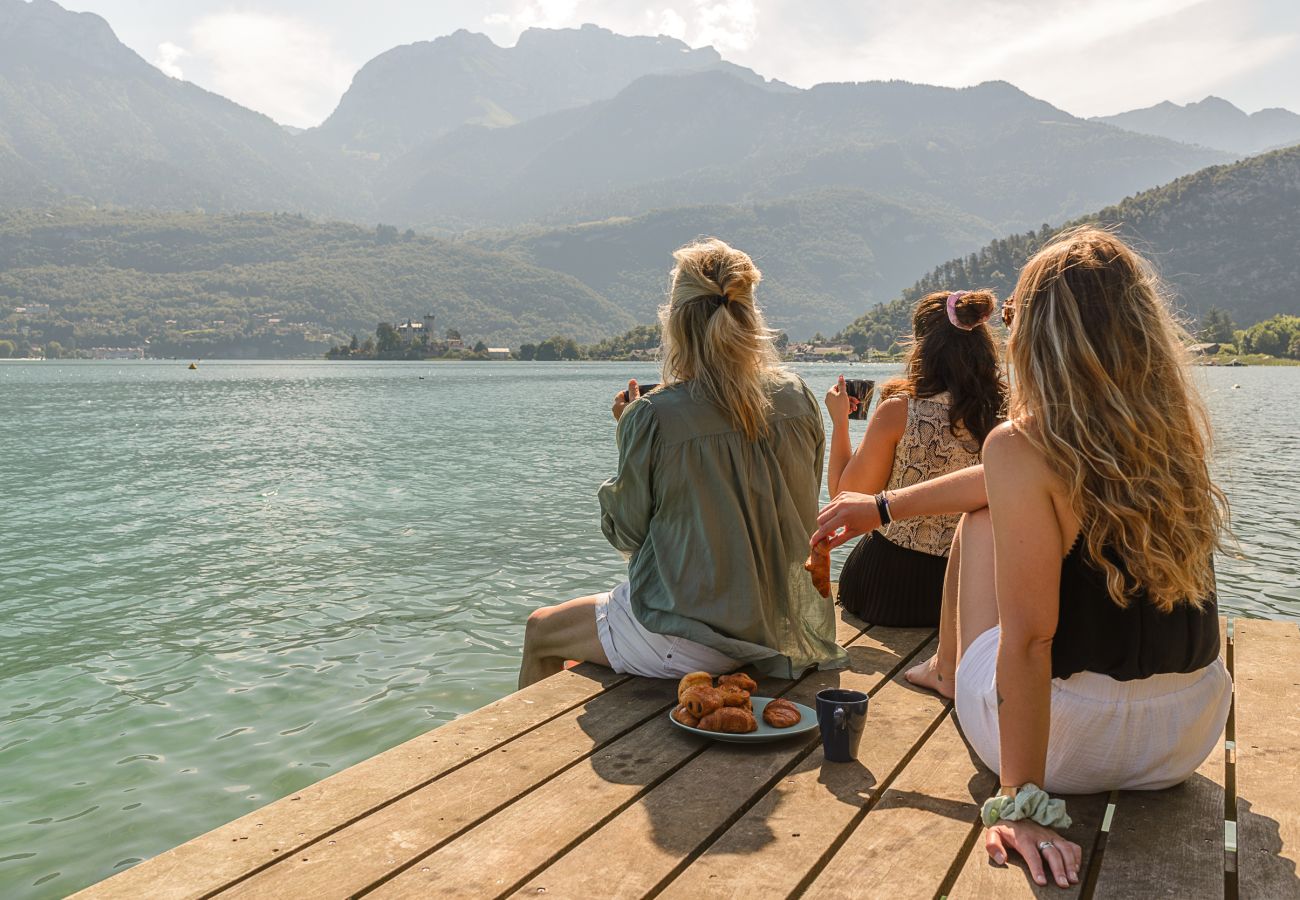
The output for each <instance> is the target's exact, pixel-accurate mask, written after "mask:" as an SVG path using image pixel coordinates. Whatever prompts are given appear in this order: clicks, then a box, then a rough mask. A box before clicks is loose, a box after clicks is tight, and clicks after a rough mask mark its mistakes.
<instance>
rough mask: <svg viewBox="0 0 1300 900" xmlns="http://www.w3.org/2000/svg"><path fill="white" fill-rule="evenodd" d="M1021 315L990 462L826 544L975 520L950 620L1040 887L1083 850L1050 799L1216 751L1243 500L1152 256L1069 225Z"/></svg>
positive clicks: (855, 519) (946, 674)
mask: <svg viewBox="0 0 1300 900" xmlns="http://www.w3.org/2000/svg"><path fill="white" fill-rule="evenodd" d="M1003 317H1004V319H1005V320H1006V321H1007V323H1008V325H1009V326H1010V328H1011V337H1010V341H1009V343H1008V353H1009V356H1010V364H1011V371H1012V388H1011V400H1010V410H1009V412H1010V415H1009V420H1008V421H1007V422H1006V423H1005V424H1003V425H1000V426H998V428H996V429H994V431H993V432H992V434H990V436H989V438H988V440H987V441H986V442H985V445H984V463H983V471H982V473H981V472H980V470H979V469H971V470H967V471H965V472H959V473H956V474H955V475H950V476H947V477H945V478H944V479H936V480H935V481H930V482H926V483H924V484H921V485H917V486H915V487H911V488H907V489H904V490H902V491H899V492H896V493H892V494H891V493H889V492H885V493H884V494H883V495H881V496H879V497H878V498H873V497H867V496H862V495H841V497H840V498H838V499H837V500H836V501H835V502H832V503H831V504H830V505H829V506H828V507H827V508H826V509H825V510H823V511H822V514H821V516H820V520H821V528H820V529H819V531H818V533H817V534H816V535H814V540H818V539H820V538H822V537H824V536H826V535H828V534H836V533H839V532H841V529H843V533H839V536H838V537H836V538H835V539H834V540H833V541H832V543H837V542H842V541H843V540H844V539H845V535H847V534H852V533H856V532H859V531H861V530H864V529H866V528H870V527H874V524H875V523H876V522H877V521H878V520H879V517H880V515H879V514H880V512H881V511H884V512H885V514H886V516H887V517H891V518H895V519H897V518H907V517H910V516H913V515H917V514H922V513H934V512H958V511H964V512H966V513H967V514H966V515H965V516H964V517H963V519H962V522H961V525H960V526H959V528H958V531H957V536H956V539H955V543H954V547H953V554H952V555H953V557H955V563H956V565H955V570H956V574H957V579H958V580H957V590H956V595H957V597H956V609H955V610H953V611H951V612H950V611H949V610H947V609H945V610H944V613H943V624H942V625H941V629H945V630H947V631H948V632H949V636H950V638H955V639H956V640H957V650H958V653H957V668H956V672H955V675H956V710H957V716H958V719H959V721H960V723H961V727H962V730H963V732H964V733H965V734H966V737H967V739H968V740H969V741H970V743H971V745H972V746H973V747H974V749H975V751H976V752H977V753H978V754H979V756H980V758H981V759H983V760H984V762H985V763H986V764H987V765H988V766H989V767H990V768H991V769H993V770H995V771H997V772H999V774H1000V777H1001V784H1002V788H1001V790H1000V792H999V794H998V795H997V796H995V797H992V798H990V799H989V800H988V801H986V803H985V808H984V822H985V824H986V825H987V826H989V827H988V829H987V830H986V832H985V848H986V850H987V851H988V853H989V855H990V856H991V857H993V859H994V860H995V861H996V862H999V863H1001V862H1004V861H1005V860H1006V858H1007V850H1008V849H1009V848H1014V849H1015V850H1016V851H1017V852H1018V853H1020V854H1021V855H1022V856H1023V857H1024V858H1025V860H1026V862H1027V863H1028V865H1029V868H1030V871H1031V872H1032V874H1033V876H1034V878H1035V880H1036V881H1037V882H1038V883H1039V884H1046V883H1047V881H1046V878H1047V876H1046V874H1045V872H1044V863H1046V865H1047V868H1048V869H1050V871H1051V873H1052V876H1053V877H1054V879H1055V881H1056V883H1057V884H1058V885H1060V886H1062V887H1066V886H1067V885H1068V884H1070V883H1072V882H1075V881H1077V879H1078V874H1079V871H1078V870H1079V865H1080V859H1081V851H1080V848H1079V847H1078V845H1076V844H1074V843H1072V842H1070V841H1066V840H1063V839H1062V838H1061V837H1060V836H1059V834H1058V830H1060V829H1062V828H1064V827H1068V826H1069V817H1068V814H1067V813H1066V810H1065V809H1064V804H1063V803H1062V802H1061V801H1060V800H1059V799H1050V798H1049V797H1048V795H1047V793H1046V792H1047V791H1050V792H1061V793H1093V792H1097V791H1109V790H1114V789H1123V790H1154V789H1157V788H1163V787H1168V786H1170V785H1173V784H1177V783H1178V782H1180V781H1183V780H1185V779H1186V778H1188V777H1189V776H1190V775H1191V774H1192V773H1193V772H1194V771H1195V770H1196V768H1197V766H1199V765H1200V764H1201V763H1202V762H1203V761H1204V760H1205V758H1206V757H1207V756H1208V755H1209V754H1210V752H1211V751H1212V750H1213V749H1214V748H1215V747H1216V746H1217V745H1218V741H1219V736H1220V734H1221V733H1222V730H1223V726H1224V724H1225V722H1226V720H1227V715H1228V705H1229V700H1230V696H1231V691H1232V686H1231V681H1230V678H1229V676H1228V673H1227V670H1226V669H1225V667H1224V664H1223V660H1222V659H1221V658H1220V657H1219V622H1218V613H1217V604H1216V596H1215V585H1214V565H1213V555H1214V552H1215V550H1216V549H1218V547H1219V545H1220V535H1221V532H1222V529H1223V526H1224V521H1225V516H1226V508H1227V504H1226V500H1225V498H1224V495H1223V493H1222V491H1220V490H1219V489H1218V488H1217V487H1216V486H1215V485H1214V483H1213V482H1212V481H1211V480H1210V472H1209V423H1208V420H1207V416H1206V413H1205V409H1204V407H1203V405H1202V404H1201V401H1200V399H1199V397H1198V395H1197V393H1196V391H1195V389H1194V387H1193V385H1192V384H1191V383H1190V377H1189V368H1188V365H1187V360H1186V358H1185V350H1184V346H1183V333H1182V331H1181V330H1180V328H1179V327H1178V325H1177V324H1176V322H1175V320H1174V318H1173V316H1172V315H1171V314H1170V311H1169V309H1168V306H1167V304H1166V301H1165V299H1164V297H1163V294H1162V291H1161V289H1160V286H1159V284H1158V282H1157V279H1156V278H1155V276H1154V274H1153V273H1152V271H1151V269H1150V267H1149V265H1148V264H1147V262H1146V261H1145V260H1144V259H1142V258H1141V257H1140V256H1139V255H1138V254H1137V253H1135V252H1134V251H1133V250H1132V249H1130V248H1129V247H1128V246H1127V245H1125V244H1124V243H1123V242H1122V241H1121V240H1120V239H1119V238H1117V237H1116V236H1115V235H1113V234H1110V233H1109V232H1106V231H1103V230H1100V229H1097V228H1081V229H1077V230H1074V231H1070V232H1067V233H1066V234H1064V235H1062V236H1060V237H1058V238H1057V239H1056V240H1054V241H1053V242H1052V243H1050V244H1049V245H1048V246H1046V247H1044V248H1043V249H1042V250H1040V251H1039V252H1038V253H1037V254H1036V255H1035V256H1034V257H1033V258H1032V259H1031V260H1030V261H1029V262H1028V264H1027V265H1026V266H1025V268H1024V270H1023V271H1022V272H1021V274H1020V279H1019V283H1018V284H1017V285H1016V289H1015V292H1014V294H1013V295H1012V298H1011V300H1010V301H1008V303H1007V305H1006V307H1005V308H1004V311H1003ZM986 503H987V506H986V508H985V504H986ZM950 571H953V570H952V569H950ZM953 675H954V673H953V672H952V671H951V670H949V671H943V664H942V660H941V659H936V660H931V661H930V662H929V663H926V664H922V665H921V666H919V667H917V669H916V670H914V671H913V672H912V673H909V676H910V677H911V679H912V680H913V681H914V683H918V684H922V685H924V686H927V687H931V688H933V689H935V690H938V691H940V692H941V693H947V694H949V695H951V685H952V683H953ZM941 677H942V680H941Z"/></svg>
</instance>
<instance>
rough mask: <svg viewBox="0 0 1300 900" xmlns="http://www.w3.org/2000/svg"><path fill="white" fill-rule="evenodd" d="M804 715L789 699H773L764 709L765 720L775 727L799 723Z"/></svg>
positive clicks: (786, 726) (787, 726)
mask: <svg viewBox="0 0 1300 900" xmlns="http://www.w3.org/2000/svg"><path fill="white" fill-rule="evenodd" d="M802 718H803V716H801V715H800V714H799V709H798V707H796V706H795V705H794V704H793V703H791V702H790V701H789V700H773V701H772V702H771V703H769V704H767V707H766V708H765V709H764V710H763V721H764V722H766V723H767V724H769V725H771V726H772V727H773V728H789V727H790V726H791V725H798V724H799V720H800V719H802Z"/></svg>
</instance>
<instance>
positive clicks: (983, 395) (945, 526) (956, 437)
mask: <svg viewBox="0 0 1300 900" xmlns="http://www.w3.org/2000/svg"><path fill="white" fill-rule="evenodd" d="M996 304H997V298H996V297H994V295H993V294H992V292H990V291H953V292H951V293H950V292H948V291H940V292H936V293H933V294H930V295H928V296H926V297H924V298H922V299H921V301H920V302H919V303H918V304H917V305H916V311H915V312H914V313H913V315H912V341H911V348H910V349H909V351H908V354H907V361H906V364H905V370H904V373H903V375H902V376H901V377H899V378H895V379H893V380H892V381H889V382H887V383H886V384H885V385H884V386H883V387H881V389H880V398H881V402H880V405H879V406H877V407H876V411H875V412H874V413H873V414H872V416H871V420H870V421H869V422H868V423H867V431H866V434H864V435H863V436H862V443H861V444H859V445H858V449H857V451H856V452H854V451H852V450H851V449H850V446H851V445H850V443H849V413H850V412H851V411H852V410H853V409H855V408H856V403H857V399H856V398H852V397H849V396H848V395H847V394H846V393H845V390H844V378H843V377H842V376H841V378H840V380H839V383H838V384H836V385H835V386H834V387H832V388H831V389H830V390H829V391H828V392H827V393H826V408H827V409H828V410H829V411H830V416H831V425H832V429H833V430H832V433H831V455H830V463H829V465H828V467H827V473H826V474H827V481H828V483H829V487H830V494H831V496H832V497H834V496H835V495H837V494H839V493H840V492H841V491H852V492H855V493H861V494H876V493H879V492H880V491H883V490H898V489H900V488H904V487H907V486H908V485H912V484H917V483H918V482H922V481H928V480H930V479H931V478H936V477H938V476H940V475H946V474H948V473H949V472H955V471H957V470H959V469H964V468H966V467H968V466H973V465H977V464H978V463H979V461H980V445H981V444H983V442H984V438H985V437H986V436H987V435H988V433H989V432H990V431H992V430H993V427H994V426H995V425H996V424H997V423H998V417H999V415H1000V414H1001V410H1002V403H1003V395H1004V393H1005V385H1004V383H1003V380H1002V375H1001V372H1000V371H999V368H998V348H997V344H996V342H995V341H994V338H993V333H992V331H991V330H990V329H989V326H988V325H987V322H988V320H989V317H990V316H992V314H993V310H994V307H995V306H996ZM959 518H960V517H959V516H925V517H921V518H916V519H910V520H908V521H906V522H894V523H892V524H887V525H885V526H883V527H882V528H880V529H877V530H875V531H872V532H871V533H870V534H868V535H867V536H866V537H865V538H863V539H862V540H861V541H859V542H858V544H857V546H856V547H854V548H853V552H852V553H850V554H849V558H848V559H847V560H846V561H845V563H844V569H843V571H842V572H841V573H840V593H839V599H840V602H841V603H842V604H843V605H844V608H845V609H847V610H849V611H850V612H852V613H854V614H855V615H857V616H859V617H861V618H863V619H865V620H866V621H868V622H871V623H872V624H874V625H897V626H928V627H933V626H936V625H938V624H939V609H940V606H941V604H942V597H943V585H944V571H945V568H946V567H947V564H948V551H949V548H950V547H951V546H952V536H953V534H954V532H956V530H957V522H958V519H959Z"/></svg>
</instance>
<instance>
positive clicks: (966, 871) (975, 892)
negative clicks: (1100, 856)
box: [948, 794, 1145, 900]
mask: <svg viewBox="0 0 1300 900" xmlns="http://www.w3.org/2000/svg"><path fill="white" fill-rule="evenodd" d="M1108 796H1109V795H1107V794H1084V795H1081V796H1064V797H1063V798H1062V799H1064V800H1065V801H1066V809H1068V810H1069V813H1070V818H1071V819H1073V820H1074V824H1072V825H1071V826H1070V827H1069V828H1068V829H1066V830H1065V832H1064V833H1063V834H1062V837H1064V838H1066V839H1067V840H1071V841H1074V842H1075V843H1076V844H1078V845H1079V846H1080V847H1082V848H1083V864H1082V865H1081V866H1080V867H1079V883H1078V884H1072V885H1070V886H1069V887H1068V888H1066V889H1064V890H1063V889H1061V888H1059V887H1057V886H1056V882H1055V881H1051V880H1050V879H1049V881H1051V883H1049V884H1047V885H1046V886H1043V887H1039V886H1038V885H1037V884H1034V879H1033V877H1032V876H1031V875H1030V874H1029V869H1028V868H1026V866H1025V864H1024V861H1023V860H1021V859H1020V857H1019V856H1016V855H1014V854H1013V855H1012V856H1011V858H1010V859H1009V860H1008V863H1007V865H1005V866H998V865H994V864H993V862H992V861H991V860H990V859H989V855H988V852H987V851H985V849H984V843H983V841H980V840H977V841H975V843H974V844H972V845H971V851H970V855H969V856H967V857H966V862H965V864H964V865H963V866H962V869H961V872H960V874H958V876H957V881H956V882H955V883H954V884H953V886H952V889H951V890H949V891H948V897H949V898H950V900H958V898H968V897H969V898H983V897H997V898H998V900H1028V898H1030V897H1037V898H1048V897H1051V898H1060V900H1074V898H1075V897H1078V896H1080V892H1081V891H1082V890H1083V886H1084V876H1085V874H1086V873H1087V871H1088V864H1089V862H1090V861H1091V858H1092V851H1093V848H1094V847H1095V846H1096V843H1097V833H1098V831H1099V830H1100V829H1101V823H1102V819H1103V818H1105V815H1106V805H1107V797H1108ZM1097 896H1101V895H1100V894H1098V895H1097ZM1131 896H1133V897H1141V896H1145V895H1144V894H1142V893H1140V892H1137V893H1134V894H1132V895H1131Z"/></svg>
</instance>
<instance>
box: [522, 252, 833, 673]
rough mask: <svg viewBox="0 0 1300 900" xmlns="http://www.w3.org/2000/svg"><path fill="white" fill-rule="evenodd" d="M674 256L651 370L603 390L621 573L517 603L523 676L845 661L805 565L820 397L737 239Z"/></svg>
mask: <svg viewBox="0 0 1300 900" xmlns="http://www.w3.org/2000/svg"><path fill="white" fill-rule="evenodd" d="M673 258H674V259H675V260H676V261H677V265H676V267H675V268H674V269H673V281H672V290H671V294H670V298H669V302H668V303H667V304H666V305H664V306H663V307H662V308H661V309H660V310H659V320H660V324H661V325H662V330H663V384H662V386H661V387H659V388H658V389H656V390H654V391H652V392H651V393H649V394H646V395H644V396H639V394H638V390H637V386H636V383H635V382H631V383H629V385H628V391H627V394H626V397H627V399H628V400H630V402H627V403H626V404H625V402H624V396H623V394H622V392H620V394H619V396H617V397H616V398H615V401H614V410H613V411H614V418H615V419H617V420H618V433H617V434H618V454H619V464H618V474H616V475H615V476H614V477H613V478H612V479H610V480H609V481H607V482H605V483H604V484H603V485H601V488H600V506H601V528H602V530H603V531H604V533H605V537H606V538H608V539H609V542H610V543H611V544H613V545H614V547H615V548H616V549H617V550H620V551H622V552H623V553H624V554H626V555H627V556H628V580H627V581H626V582H624V583H623V584H620V585H618V586H617V587H615V588H614V589H613V590H611V591H607V592H604V593H600V594H594V595H591V596H588V597H580V598H578V599H576V600H570V601H568V602H567V603H561V604H559V605H557V606H548V607H545V608H543V609H539V610H537V611H536V612H534V613H533V614H532V615H531V616H529V618H528V626H527V628H526V630H525V633H524V659H523V665H522V667H521V668H520V672H519V686H520V687H524V686H526V685H529V684H532V683H533V682H535V681H538V680H540V679H542V678H545V677H546V676H548V675H551V674H553V673H555V672H558V671H559V670H560V668H561V667H562V666H563V665H564V661H565V660H566V659H580V660H585V661H588V662H594V663H599V664H601V665H605V666H609V667H611V668H613V669H614V670H615V671H617V672H627V673H631V674H634V675H643V676H648V677H652V678H679V677H681V676H682V675H684V674H686V673H687V672H693V671H698V670H703V671H708V672H711V673H714V674H717V673H720V672H726V671H731V670H732V669H735V668H738V667H740V666H743V665H752V666H753V667H754V668H755V669H757V670H758V671H759V672H761V673H763V674H767V675H773V676H777V677H782V678H790V677H792V676H794V675H797V674H798V673H800V672H802V671H803V670H805V669H807V668H808V667H810V666H814V665H817V666H822V667H839V666H843V665H845V664H846V663H847V657H846V655H845V653H844V651H843V650H842V649H841V648H840V647H839V645H838V644H836V642H835V612H834V609H833V607H832V604H831V601H830V600H828V599H825V598H823V597H822V596H821V595H820V594H818V593H817V591H816V589H815V588H814V587H813V585H812V581H811V579H810V578H809V577H808V573H807V572H805V571H804V569H803V562H804V560H805V559H806V558H807V555H808V536H809V535H810V534H811V533H812V532H813V530H814V529H815V528H816V524H817V500H818V494H819V492H820V490H821V469H822V453H823V450H824V447H825V434H824V432H823V431H822V419H821V413H820V411H819V409H818V406H817V401H816V400H815V399H814V398H813V395H812V393H811V392H810V391H809V390H808V388H807V386H806V385H805V384H804V383H803V381H802V380H801V379H800V378H799V377H798V376H797V375H794V374H792V373H790V372H787V371H785V370H784V369H783V368H782V367H781V364H780V358H779V357H778V356H777V353H776V350H775V348H774V347H773V345H772V338H773V332H772V330H771V329H769V328H768V327H767V323H766V322H765V321H764V319H763V314H762V313H761V312H760V311H759V309H758V307H757V306H756V305H755V303H754V290H755V288H756V287H757V286H758V282H759V278H760V275H759V271H758V269H757V268H756V267H755V266H754V263H753V261H752V260H751V259H750V258H749V257H748V256H747V255H746V254H744V253H742V252H741V251H739V250H735V249H733V248H731V247H729V246H727V244H725V243H723V242H722V241H720V240H717V239H715V238H711V239H708V240H704V241H700V242H698V243H695V244H691V245H689V246H687V247H683V248H682V249H680V250H678V251H677V252H676V253H674V254H673Z"/></svg>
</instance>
